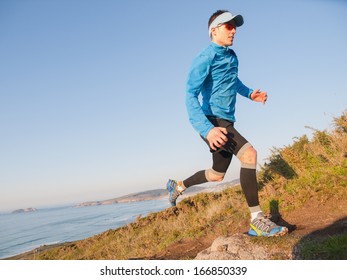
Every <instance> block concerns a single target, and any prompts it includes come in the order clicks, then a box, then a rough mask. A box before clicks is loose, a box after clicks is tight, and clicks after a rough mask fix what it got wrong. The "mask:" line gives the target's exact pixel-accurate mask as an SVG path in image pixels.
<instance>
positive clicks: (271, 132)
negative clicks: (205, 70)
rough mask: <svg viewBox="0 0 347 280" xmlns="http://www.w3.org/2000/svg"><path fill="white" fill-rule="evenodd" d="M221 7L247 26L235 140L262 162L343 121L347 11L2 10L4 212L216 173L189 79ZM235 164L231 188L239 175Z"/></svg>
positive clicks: (49, 6) (268, 4) (332, 6)
mask: <svg viewBox="0 0 347 280" xmlns="http://www.w3.org/2000/svg"><path fill="white" fill-rule="evenodd" d="M217 9H228V10H230V11H231V12H232V13H240V14H242V15H243V17H244V20H245V24H244V25H243V26H242V27H240V28H239V29H238V30H237V34H236V38H235V41H234V46H233V49H234V50H235V52H236V53H237V55H238V58H239V61H240V67H239V77H240V79H241V80H242V81H243V82H244V84H246V85H247V86H249V87H251V88H254V89H255V88H261V89H263V90H266V91H267V92H268V95H269V99H268V103H267V104H266V105H265V106H263V105H262V104H259V103H254V102H251V101H249V100H246V99H244V98H243V97H241V96H239V98H238V103H237V109H236V117H237V124H236V125H237V128H238V129H239V131H240V132H241V133H243V134H244V135H245V137H246V138H247V139H248V140H249V141H250V142H251V143H252V144H253V145H254V146H255V148H256V149H257V150H258V153H259V156H258V161H259V163H260V164H261V163H263V162H264V159H265V158H266V157H268V156H269V155H270V149H271V148H272V147H283V146H284V145H289V144H290V143H292V138H293V137H295V136H301V135H302V134H309V133H310V131H309V130H307V129H306V128H305V126H306V125H307V126H312V127H315V128H317V129H325V128H328V127H329V126H330V124H331V121H332V118H333V117H337V116H339V115H340V114H341V113H342V112H343V111H344V110H345V109H347V83H346V78H347V51H346V46H347V28H346V26H347V17H346V15H347V2H346V1H342V0H341V1H338V0H330V1H328V0H325V1H324V0H316V1H314V0H300V1H299V0H291V1H289V0H288V1H276V0H272V1H270V0H262V1H258V0H244V1H230V0H229V1H200V0H194V1H186V0H177V1H160V0H148V1H140V0H128V1H116V0H115V1H110V0H107V1H106V0H105V1H96V0H94V1H91V0H87V1H85V0H83V1H82V0H80V1H77V0H76V1H68V0H62V1H61V0H60V1H58V0H57V1H44V0H31V1H24V0H2V1H0V141H1V145H0V210H2V211H5V210H6V211H8V210H14V209H17V208H24V207H46V206H52V205H59V204H68V203H76V202H83V201H87V200H101V199H107V198H113V197H117V196H120V195H125V194H129V193H133V192H138V191H143V190H149V189H155V188H164V187H165V183H166V181H167V179H168V178H174V179H184V178H186V177H187V176H189V175H191V174H193V173H194V172H195V171H198V170H200V169H206V168H209V167H210V165H211V161H210V154H209V152H208V150H207V146H206V145H205V143H203V141H201V140H200V138H199V136H198V135H197V133H196V132H195V131H194V130H193V128H192V127H191V125H190V123H189V121H188V118H187V113H186V109H185V104H184V99H185V81H186V77H187V72H188V69H189V66H190V64H191V61H192V59H193V58H194V56H195V55H196V54H197V53H198V52H199V51H201V50H202V49H203V48H205V47H206V46H207V44H209V37H208V31H207V21H208V18H209V17H210V15H211V14H212V13H213V12H214V11H216V10H217ZM238 169H239V164H238V163H237V159H235V161H234V162H233V164H232V166H231V167H230V170H229V171H228V176H227V177H226V180H231V179H234V178H237V177H238V174H239V170H238Z"/></svg>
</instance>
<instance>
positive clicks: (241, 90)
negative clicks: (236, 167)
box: [167, 10, 288, 236]
mask: <svg viewBox="0 0 347 280" xmlns="http://www.w3.org/2000/svg"><path fill="white" fill-rule="evenodd" d="M243 22H244V21H243V17H242V16H241V15H232V14H231V13H230V12H229V11H226V10H218V11H217V12H215V13H214V14H213V15H212V16H211V17H210V19H209V21H208V33H209V36H210V38H211V43H210V44H209V45H208V46H207V48H205V49H204V50H203V51H202V52H200V54H199V55H198V56H197V57H196V58H195V59H194V60H193V63H192V65H191V68H190V71H189V75H188V80H187V87H186V106H187V110H188V115H189V121H190V122H191V124H192V126H193V127H194V129H195V130H196V131H197V132H198V133H199V134H200V135H201V137H202V139H203V140H204V141H205V142H206V143H207V144H208V146H209V148H210V152H211V153H212V168H210V169H207V170H201V171H198V172H197V173H195V174H194V175H192V176H191V177H189V178H187V179H185V180H183V181H176V180H171V179H170V180H169V181H168V183H167V189H168V191H169V200H170V203H171V205H172V206H176V200H177V198H178V196H179V195H181V194H182V193H183V192H184V191H185V190H186V189H187V188H189V187H191V186H193V185H198V184H202V183H206V182H218V181H222V180H223V179H224V175H225V173H226V172H227V170H228V167H229V165H230V163H231V160H232V157H233V155H235V156H236V157H237V158H238V159H239V160H240V161H241V171H240V183H241V187H242V190H243V193H244V195H245V198H246V201H247V204H248V207H249V210H250V213H251V221H250V230H249V232H248V234H249V235H252V236H282V235H285V234H286V233H287V232H288V229H287V228H286V227H282V226H278V225H276V224H275V223H274V222H272V221H271V220H270V219H269V217H267V216H265V215H264V214H263V212H262V210H261V208H260V205H259V198H258V183H257V179H256V164H257V151H256V150H255V149H254V148H253V146H252V145H251V144H250V143H249V142H248V141H247V140H246V139H245V138H244V137H243V136H242V135H241V134H240V133H239V132H238V131H237V130H236V129H235V128H234V122H235V116H234V115H235V104H236V95H237V94H240V95H242V96H243V97H246V98H249V99H251V100H253V101H256V102H262V103H264V104H265V102H266V100H267V93H266V92H264V91H261V90H259V89H256V90H252V89H250V88H248V87H247V86H245V85H244V84H243V83H242V82H241V81H240V80H239V78H238V59H237V56H236V54H235V52H234V51H233V50H232V49H230V48H229V47H230V46H232V44H233V41H234V37H235V34H236V28H237V27H240V26H241V25H242V24H243ZM200 94H201V96H202V104H200V102H199V99H198V97H199V95H200Z"/></svg>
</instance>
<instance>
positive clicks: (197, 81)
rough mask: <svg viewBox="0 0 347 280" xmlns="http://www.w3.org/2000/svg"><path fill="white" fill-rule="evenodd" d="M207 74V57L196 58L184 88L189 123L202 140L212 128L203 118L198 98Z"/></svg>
mask: <svg viewBox="0 0 347 280" xmlns="http://www.w3.org/2000/svg"><path fill="white" fill-rule="evenodd" d="M209 72H210V59H209V57H208V56H206V55H199V56H197V57H196V58H195V59H194V60H193V63H192V66H191V68H190V71H189V75H188V80H187V87H186V107H187V111H188V116H189V121H190V123H191V124H192V126H193V127H194V129H195V130H196V131H197V132H198V133H199V134H200V135H201V136H202V137H204V138H206V136H207V134H208V133H209V131H210V130H211V129H212V128H213V127H214V126H213V125H212V124H211V122H210V121H209V120H208V119H207V117H206V116H205V114H204V112H203V110H202V107H201V104H200V102H199V98H198V97H199V94H200V93H201V88H202V85H203V83H204V81H205V79H206V77H207V76H208V74H209Z"/></svg>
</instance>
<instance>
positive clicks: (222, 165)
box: [202, 116, 250, 173]
mask: <svg viewBox="0 0 347 280" xmlns="http://www.w3.org/2000/svg"><path fill="white" fill-rule="evenodd" d="M207 118H208V119H209V121H210V122H211V123H212V124H213V125H214V126H215V127H225V128H226V129H227V131H228V135H227V137H228V141H227V143H225V145H224V146H223V147H221V148H218V149H217V150H212V149H211V148H210V152H211V153H212V160H213V165H212V169H213V170H214V171H217V172H221V173H225V172H226V171H227V169H228V167H229V165H230V163H231V159H232V157H233V155H236V156H237V155H238V153H239V152H240V150H241V149H242V148H243V147H246V146H247V145H249V146H250V144H249V142H248V141H247V140H246V139H245V138H244V137H243V136H242V135H241V134H240V133H239V132H238V131H237V130H236V129H235V128H234V123H233V122H230V121H228V120H225V119H220V118H216V117H211V116H208V117H207ZM202 139H203V140H204V141H205V142H206V143H207V145H208V146H209V147H210V145H209V142H208V140H207V139H205V138H203V137H202ZM245 145H246V146H245Z"/></svg>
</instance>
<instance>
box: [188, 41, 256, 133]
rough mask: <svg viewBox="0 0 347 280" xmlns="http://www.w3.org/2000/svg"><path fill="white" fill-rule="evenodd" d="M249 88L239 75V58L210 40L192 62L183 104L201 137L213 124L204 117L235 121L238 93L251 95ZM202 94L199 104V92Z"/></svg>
mask: <svg viewBox="0 0 347 280" xmlns="http://www.w3.org/2000/svg"><path fill="white" fill-rule="evenodd" d="M252 92H253V90H252V89H250V88H248V87H246V86H245V85H244V84H243V83H242V82H241V81H240V80H239V78H238V59H237V56H236V54H235V52H234V51H233V50H232V49H230V48H228V47H222V46H219V45H217V44H215V43H213V42H211V44H210V45H209V46H208V47H207V48H205V49H204V50H203V51H202V52H201V53H200V54H199V55H198V56H197V57H196V58H195V59H194V60H193V63H192V65H191V68H190V71H189V75H188V80H187V87H186V106H187V110H188V116H189V121H190V123H191V124H192V126H193V127H194V129H195V130H196V131H197V132H198V133H199V134H200V135H201V136H202V137H204V138H206V136H207V134H208V133H209V131H210V130H211V129H212V128H213V127H214V126H213V125H212V124H211V122H210V121H209V120H208V119H207V117H206V116H214V117H217V118H222V119H226V120H229V121H231V122H235V104H236V95H237V93H239V94H241V95H242V96H244V97H247V98H250V96H251V93H252ZM200 93H201V96H202V105H201V104H200V101H199V95H200Z"/></svg>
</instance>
